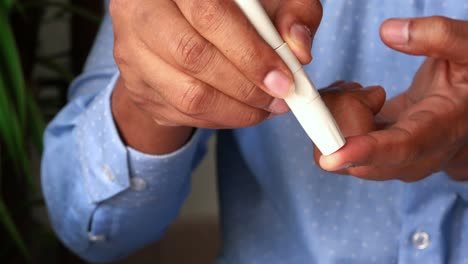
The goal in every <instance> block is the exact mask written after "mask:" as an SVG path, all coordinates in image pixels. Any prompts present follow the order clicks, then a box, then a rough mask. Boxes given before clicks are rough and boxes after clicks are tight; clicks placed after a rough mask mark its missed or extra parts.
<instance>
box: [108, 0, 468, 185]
mask: <svg viewBox="0 0 468 264" xmlns="http://www.w3.org/2000/svg"><path fill="white" fill-rule="evenodd" d="M263 4H264V6H265V7H266V9H267V10H268V12H269V14H270V16H271V17H272V19H273V20H274V22H275V24H276V26H277V28H278V30H279V31H280V33H281V35H282V37H283V38H284V39H285V40H286V41H287V42H288V44H289V45H290V46H291V48H292V49H293V51H294V53H295V55H296V56H297V57H298V58H299V60H300V61H301V62H302V63H304V64H305V63H309V62H310V61H311V56H310V52H309V51H310V48H311V45H312V39H313V34H314V32H315V30H316V29H317V27H318V25H319V22H320V18H321V6H320V2H319V1H318V0H273V1H266V0H265V1H263ZM221 7H222V8H221ZM110 8H111V15H112V18H113V25H114V32H115V47H114V55H115V59H116V62H117V64H118V66H119V69H120V72H121V76H120V79H119V80H118V82H117V86H116V88H115V90H114V93H113V96H112V112H113V115H114V118H115V121H116V123H117V127H118V128H119V131H120V134H121V136H122V138H123V140H124V141H125V143H126V144H127V145H129V146H131V147H133V148H135V149H137V150H140V151H142V152H145V153H148V154H165V153H170V152H172V151H175V150H177V149H178V148H180V147H181V146H183V145H184V144H185V143H186V142H187V140H188V139H189V138H190V135H191V134H192V133H193V130H194V128H196V127H206V128H239V127H245V126H252V125H256V124H258V123H260V122H262V121H264V120H266V119H267V118H269V117H271V116H272V115H277V114H282V113H285V112H287V111H289V109H288V107H287V106H286V105H285V103H284V101H283V100H281V98H283V97H284V96H285V95H286V94H287V92H288V91H289V90H290V88H291V87H292V81H291V73H290V72H289V71H288V69H287V68H286V66H285V65H284V63H283V62H282V61H281V60H280V58H279V57H278V56H277V54H276V53H275V52H274V51H273V50H272V49H271V48H270V47H268V45H267V44H266V43H265V42H264V41H263V40H262V39H261V38H260V37H259V36H258V35H257V34H256V32H255V30H254V29H253V28H252V26H250V25H249V23H248V22H247V20H246V19H245V17H243V15H242V13H241V12H240V10H238V8H236V6H235V5H234V3H233V1H232V0H210V1H206V0H190V1H188V0H140V1H125V0H112V1H111V6H110ZM294 25H296V27H293V26H294ZM293 29H295V30H293ZM233 35H235V36H237V38H235V39H233V38H231V36H233ZM381 35H382V39H383V41H384V42H385V43H386V44H387V45H388V46H389V47H391V48H393V49H395V50H397V51H401V52H405V53H408V54H414V55H424V56H427V57H428V59H427V60H426V62H425V64H424V65H423V66H422V67H421V69H420V71H419V72H418V74H417V76H416V77H415V80H414V82H413V84H412V85H411V87H410V88H409V89H408V90H407V91H406V92H404V93H402V94H401V95H400V96H398V97H396V98H394V99H392V100H390V101H388V102H386V103H385V104H384V106H383V108H382V109H381V111H378V110H380V106H379V107H377V106H378V105H374V104H371V105H369V104H368V103H369V102H368V100H370V101H372V102H380V101H379V100H381V98H382V95H381V92H377V91H373V92H372V93H370V94H371V96H368V95H366V94H367V93H366V92H363V91H360V90H354V91H350V90H349V89H345V90H343V91H341V92H338V91H332V92H329V93H325V94H324V97H325V101H326V102H327V103H328V105H329V107H330V109H331V111H332V112H333V113H334V114H335V117H336V119H337V120H338V122H339V125H340V126H341V127H342V129H343V132H344V134H345V135H346V136H347V137H348V138H347V141H348V142H347V144H346V146H345V147H344V148H342V149H341V150H340V151H338V152H337V153H335V154H333V155H331V156H328V157H324V156H321V155H320V153H317V152H316V154H315V158H316V161H317V163H318V164H319V165H320V166H321V167H322V168H323V169H325V170H328V171H338V172H339V173H344V174H349V175H352V176H356V177H360V178H364V179H369V180H391V179H399V180H403V181H417V180H421V179H423V178H425V177H427V176H429V175H430V174H432V173H433V172H436V171H441V170H443V171H446V172H447V173H448V174H449V175H450V176H451V177H452V178H453V179H455V180H468V167H467V166H468V151H467V142H468V136H467V135H468V128H467V127H468V121H467V117H468V114H467V113H468V110H467V106H468V99H467V98H468V87H467V86H468V81H467V80H468V70H467V65H468V52H467V49H466V47H468V40H467V37H466V36H468V22H466V21H456V20H450V19H447V18H440V17H432V18H420V19H411V20H390V21H387V22H385V23H384V25H383V26H382V30H381ZM161 43H166V44H167V45H161ZM259 51H261V52H259ZM212 76H216V78H212ZM343 85H344V84H343ZM346 86H347V85H346ZM354 88H356V87H354ZM374 89H376V90H379V89H378V88H374ZM373 97H376V98H373ZM371 106H372V107H371ZM366 107H367V109H366ZM377 112H379V113H378V114H377V117H378V119H379V120H380V121H383V122H384V123H385V124H384V126H383V127H382V126H377V124H376V123H373V122H374V114H376V113H377ZM347 115H352V116H351V117H348V116H347ZM350 119H352V120H353V122H349V121H348V120H350ZM350 166H352V167H350Z"/></svg>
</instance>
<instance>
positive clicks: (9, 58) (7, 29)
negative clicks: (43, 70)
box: [0, 14, 26, 128]
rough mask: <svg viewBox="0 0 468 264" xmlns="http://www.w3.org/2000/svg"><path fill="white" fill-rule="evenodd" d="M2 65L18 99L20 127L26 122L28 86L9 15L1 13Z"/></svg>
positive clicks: (0, 47) (7, 83) (9, 86)
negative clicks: (25, 81)
mask: <svg viewBox="0 0 468 264" xmlns="http://www.w3.org/2000/svg"><path fill="white" fill-rule="evenodd" d="M0 39H1V41H0V65H2V66H3V67H2V69H1V70H2V71H3V72H4V73H5V76H4V82H5V84H6V88H7V89H8V88H9V89H11V90H12V94H13V95H14V97H15V101H16V110H17V113H18V118H19V123H20V127H21V128H24V125H25V122H26V86H25V83H24V77H23V71H22V68H21V61H20V57H19V55H18V50H17V48H16V42H15V38H14V36H13V32H12V30H11V26H10V23H9V21H8V17H7V16H6V15H4V14H3V15H0Z"/></svg>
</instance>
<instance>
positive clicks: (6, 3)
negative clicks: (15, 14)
mask: <svg viewBox="0 0 468 264" xmlns="http://www.w3.org/2000/svg"><path fill="white" fill-rule="evenodd" d="M14 2H15V1H14V0H0V5H1V6H0V7H2V9H3V10H5V13H4V14H8V13H9V12H10V10H11V8H12V7H13V4H14Z"/></svg>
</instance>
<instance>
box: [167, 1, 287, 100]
mask: <svg viewBox="0 0 468 264" xmlns="http://www.w3.org/2000/svg"><path fill="white" fill-rule="evenodd" d="M174 2H175V3H176V4H177V6H178V8H179V9H180V11H181V12H182V14H183V15H184V16H185V18H186V19H187V20H188V21H189V23H190V24H191V25H192V26H193V28H194V29H195V30H196V31H197V32H198V33H199V34H200V35H202V36H203V37H204V38H205V39H207V40H208V41H209V42H210V43H212V44H213V45H214V46H215V47H216V48H217V49H218V50H219V51H220V52H221V53H222V54H223V55H224V56H225V57H226V58H228V60H229V61H231V62H232V63H233V64H234V65H235V66H236V67H237V68H238V69H239V70H240V71H241V72H242V73H243V74H244V75H245V76H246V77H247V78H248V79H249V80H251V81H252V83H254V84H255V85H257V86H258V87H260V88H262V89H263V90H264V91H266V92H268V93H269V94H271V95H273V96H277V97H284V96H286V95H287V94H288V93H289V91H290V90H291V89H292V88H293V77H292V74H291V72H290V71H289V69H288V67H287V66H286V64H285V63H284V62H283V61H282V60H281V58H280V57H279V56H278V55H277V54H276V52H275V51H274V50H273V49H272V48H271V47H270V46H269V45H268V44H267V43H266V42H265V41H264V40H263V39H262V38H261V37H260V35H259V34H258V33H257V31H256V30H255V28H254V27H253V26H252V25H251V24H250V23H249V21H248V20H247V18H246V17H245V16H244V14H243V13H242V11H241V10H240V9H239V8H238V7H237V5H236V3H235V2H234V1H222V0H211V1H207V0H174Z"/></svg>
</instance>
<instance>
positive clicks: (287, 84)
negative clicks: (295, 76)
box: [263, 70, 293, 98]
mask: <svg viewBox="0 0 468 264" xmlns="http://www.w3.org/2000/svg"><path fill="white" fill-rule="evenodd" d="M263 83H264V84H265V86H266V88H267V89H268V90H270V92H271V93H272V94H273V95H275V96H277V97H280V98H283V97H285V96H286V95H287V94H288V93H289V91H290V90H291V89H292V86H293V83H292V81H291V80H290V79H289V78H288V76H286V74H284V73H283V72H281V71H279V70H274V71H271V72H269V73H268V74H267V76H266V77H265V80H263Z"/></svg>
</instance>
